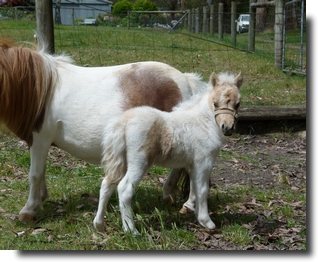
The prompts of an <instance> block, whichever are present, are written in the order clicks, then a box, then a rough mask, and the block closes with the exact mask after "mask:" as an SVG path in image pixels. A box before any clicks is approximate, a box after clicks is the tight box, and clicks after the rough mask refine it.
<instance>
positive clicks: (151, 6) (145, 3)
mask: <svg viewBox="0 0 318 262" xmlns="http://www.w3.org/2000/svg"><path fill="white" fill-rule="evenodd" d="M133 10H135V11H158V7H157V5H156V3H154V2H151V1H150V0H138V1H137V2H136V3H135V4H134V5H133Z"/></svg>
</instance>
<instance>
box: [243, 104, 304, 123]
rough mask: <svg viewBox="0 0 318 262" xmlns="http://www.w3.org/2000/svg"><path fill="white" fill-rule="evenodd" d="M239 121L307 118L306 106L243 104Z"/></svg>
mask: <svg viewBox="0 0 318 262" xmlns="http://www.w3.org/2000/svg"><path fill="white" fill-rule="evenodd" d="M238 118H239V121H258V120H284V119H289V120H306V106H241V107H240V108H239V111H238Z"/></svg>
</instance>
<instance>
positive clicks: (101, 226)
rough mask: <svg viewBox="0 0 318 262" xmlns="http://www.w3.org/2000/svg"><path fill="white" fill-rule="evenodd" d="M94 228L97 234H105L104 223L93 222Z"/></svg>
mask: <svg viewBox="0 0 318 262" xmlns="http://www.w3.org/2000/svg"><path fill="white" fill-rule="evenodd" d="M94 227H95V229H96V230H97V232H99V233H105V231H106V228H105V226H104V223H101V224H100V223H95V222H94Z"/></svg>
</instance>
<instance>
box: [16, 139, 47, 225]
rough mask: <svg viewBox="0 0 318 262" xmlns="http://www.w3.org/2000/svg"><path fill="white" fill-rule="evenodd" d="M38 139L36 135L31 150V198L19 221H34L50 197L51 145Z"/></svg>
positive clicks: (22, 210)
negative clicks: (47, 172)
mask: <svg viewBox="0 0 318 262" xmlns="http://www.w3.org/2000/svg"><path fill="white" fill-rule="evenodd" d="M36 138H37V137H36V135H34V140H33V144H32V147H31V148H30V156H31V167H30V173H29V184H30V192H29V198H28V201H27V203H26V204H25V206H24V207H23V208H22V209H21V211H20V213H19V219H20V220H22V221H25V220H33V219H34V218H35V215H36V212H37V211H38V209H39V208H42V202H43V201H44V200H45V199H46V198H47V197H48V192H47V188H46V183H45V162H46V158H47V154H48V151H49V148H50V145H51V143H48V142H45V141H42V140H40V139H36Z"/></svg>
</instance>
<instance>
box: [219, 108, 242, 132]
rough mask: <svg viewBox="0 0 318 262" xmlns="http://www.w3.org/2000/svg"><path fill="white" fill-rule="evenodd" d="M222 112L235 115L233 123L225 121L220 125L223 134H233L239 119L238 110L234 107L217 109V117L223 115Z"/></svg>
mask: <svg viewBox="0 0 318 262" xmlns="http://www.w3.org/2000/svg"><path fill="white" fill-rule="evenodd" d="M222 114H228V115H231V116H232V117H233V122H232V123H231V124H225V123H223V124H222V125H221V126H220V128H221V130H222V133H223V135H225V136H231V135H232V133H233V131H234V130H235V127H236V123H237V119H238V115H237V113H236V111H234V110H232V109H229V108H222V109H218V110H215V113H214V116H215V118H216V117H217V116H218V115H222Z"/></svg>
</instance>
